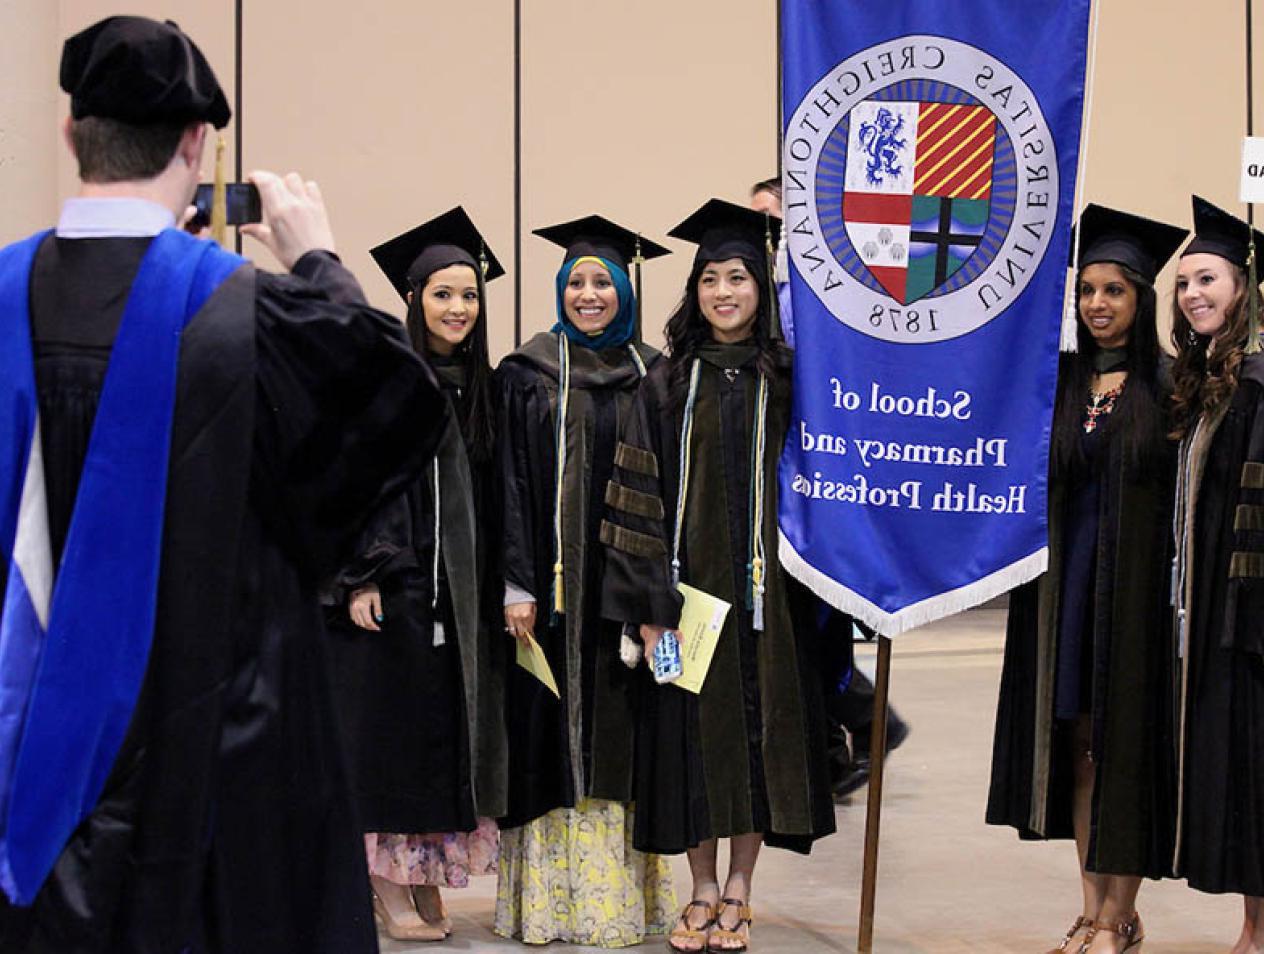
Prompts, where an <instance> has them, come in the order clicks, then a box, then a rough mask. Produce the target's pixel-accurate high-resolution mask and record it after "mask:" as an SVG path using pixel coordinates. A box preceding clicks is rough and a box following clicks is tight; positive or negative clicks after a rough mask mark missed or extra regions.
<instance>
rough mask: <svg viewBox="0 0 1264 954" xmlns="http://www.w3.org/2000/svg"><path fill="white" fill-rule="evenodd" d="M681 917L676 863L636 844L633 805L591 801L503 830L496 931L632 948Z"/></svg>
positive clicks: (544, 940)
mask: <svg viewBox="0 0 1264 954" xmlns="http://www.w3.org/2000/svg"><path fill="white" fill-rule="evenodd" d="M675 920H676V891H675V889H674V888H673V887H672V876H671V865H669V864H668V862H667V859H666V858H664V857H662V856H661V855H647V854H643V853H642V852H639V851H637V850H636V849H635V848H633V847H632V809H631V808H625V807H624V806H623V805H621V804H619V803H618V802H607V801H598V800H596V799H585V800H584V801H582V802H580V803H579V805H577V806H576V807H575V808H558V809H555V810H554V811H551V812H549V813H548V814H547V815H545V816H543V817H542V818H537V819H536V820H535V821H533V822H529V823H528V824H526V825H523V826H521V827H520V828H511V829H508V830H506V831H502V832H501V835H500V881H499V883H498V885H497V890H496V925H495V930H496V933H497V934H499V935H501V936H502V937H512V938H517V939H519V940H521V941H523V942H524V943H526V944H548V943H549V942H550V941H563V942H565V943H568V944H585V945H589V946H593V947H628V946H629V945H632V944H639V943H641V941H642V940H644V939H645V937H646V935H650V934H666V933H667V932H668V931H669V930H670V929H671V926H672V924H673V923H674V922H675Z"/></svg>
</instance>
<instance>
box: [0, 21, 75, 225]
mask: <svg viewBox="0 0 1264 954" xmlns="http://www.w3.org/2000/svg"><path fill="white" fill-rule="evenodd" d="M0 36H3V37H4V38H5V39H4V43H3V49H4V52H3V54H2V55H0V90H3V91H4V92H3V94H0V245H3V244H6V243H8V242H12V241H13V240H15V239H18V238H21V237H23V236H25V235H28V234H30V233H31V232H34V231H36V230H37V229H41V228H47V227H48V226H49V224H50V223H51V221H52V216H53V214H54V212H55V210H56V208H57V158H56V157H57V151H58V149H59V148H60V142H61V138H60V134H59V133H58V130H57V120H56V116H57V106H58V97H57V56H58V49H59V45H60V44H59V41H58V33H57V7H56V5H55V4H53V3H50V2H49V0H0Z"/></svg>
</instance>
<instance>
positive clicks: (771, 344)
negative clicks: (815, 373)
mask: <svg viewBox="0 0 1264 954" xmlns="http://www.w3.org/2000/svg"><path fill="white" fill-rule="evenodd" d="M741 260H742V264H743V265H745V266H746V270H747V271H748V272H750V274H751V278H753V279H754V281H755V287H756V288H757V289H758V290H759V304H758V305H757V306H756V308H755V325H754V333H753V334H752V336H751V343H752V344H754V345H755V347H756V348H758V349H759V355H758V357H757V358H756V359H755V366H756V367H757V368H758V369H759V370H760V372H762V373H763V374H766V375H768V376H769V377H770V378H771V377H773V376H774V375H775V374H776V373H777V371H778V368H779V366H780V365H782V364H783V363H784V362H785V360H786V359H787V358H788V356H789V349H787V348H786V346H785V345H784V344H782V343H781V342H780V341H778V340H776V339H775V338H774V337H773V336H772V333H771V328H772V313H771V309H770V307H769V302H770V301H771V300H772V296H773V295H775V294H776V292H775V291H774V290H773V288H772V283H771V282H770V281H769V280H768V264H767V263H766V262H762V261H760V262H757V261H755V260H754V259H750V258H747V257H746V256H745V255H743V256H741ZM710 264H712V263H711V262H708V261H705V260H703V261H698V262H695V263H694V266H693V270H692V271H690V272H689V278H688V279H687V280H686V281H685V294H684V296H683V297H682V298H681V299H680V304H679V305H677V306H676V310H675V312H673V313H672V316H671V317H670V318H669V319H667V328H666V330H665V334H666V337H667V353H668V358H669V360H670V361H671V379H670V384H669V393H670V394H671V398H672V404H673V405H674V406H675V408H676V409H677V410H679V409H680V408H682V407H684V404H685V397H686V395H687V394H688V391H689V369H690V367H691V366H692V365H693V359H694V356H695V355H696V354H697V352H698V347H699V346H700V345H702V344H705V343H706V342H708V341H710V340H711V325H710V323H709V322H708V321H707V319H706V316H704V315H703V314H702V306H701V305H700V304H699V303H698V281H699V279H700V278H701V277H702V273H703V271H704V270H705V269H706V267H707V266H708V265H710Z"/></svg>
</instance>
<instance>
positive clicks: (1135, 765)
mask: <svg viewBox="0 0 1264 954" xmlns="http://www.w3.org/2000/svg"><path fill="white" fill-rule="evenodd" d="M1089 450H1090V452H1091V459H1090V461H1089V462H1088V463H1087V464H1086V465H1085V467H1084V472H1082V473H1078V474H1075V475H1068V476H1065V477H1059V476H1055V477H1054V478H1053V479H1052V480H1051V484H1050V494H1049V570H1048V571H1047V572H1046V573H1044V574H1043V575H1041V576H1040V577H1039V578H1038V579H1037V580H1035V581H1033V582H1031V583H1029V584H1026V585H1024V586H1021V587H1019V588H1018V589H1016V590H1014V592H1013V593H1012V594H1011V595H1010V605H1009V617H1008V622H1007V626H1006V637H1005V659H1004V664H1003V667H1002V671H1001V688H1000V699H999V702H998V705H997V713H996V730H995V739H994V744H993V752H992V778H991V786H990V789H989V792H988V806H987V821H988V823H989V824H993V825H1008V826H1011V827H1013V828H1015V829H1017V831H1018V833H1019V835H1020V836H1021V837H1023V838H1030V839H1043V838H1073V837H1074V830H1073V825H1072V818H1071V806H1072V793H1073V786H1074V779H1073V777H1072V771H1071V768H1072V754H1073V753H1072V751H1071V746H1072V744H1073V721H1072V720H1073V719H1074V717H1075V716H1076V715H1077V714H1084V715H1087V716H1088V717H1089V719H1090V720H1091V733H1092V741H1091V745H1092V752H1093V755H1094V770H1095V772H1094V778H1095V781H1094V789H1093V802H1092V824H1091V828H1090V838H1089V848H1088V859H1087V867H1088V868H1089V870H1091V871H1096V872H1100V873H1102V874H1116V875H1133V876H1145V877H1151V878H1161V877H1164V876H1166V875H1168V874H1170V872H1171V857H1172V844H1173V838H1174V834H1175V832H1174V829H1175V800H1174V794H1175V773H1176V764H1175V758H1176V745H1175V738H1176V732H1175V711H1174V710H1175V698H1176V697H1175V679H1176V674H1175V659H1174V652H1173V645H1172V638H1171V606H1170V596H1171V588H1170V587H1171V558H1172V533H1171V526H1172V499H1173V492H1174V476H1175V448H1174V447H1171V446H1168V447H1165V448H1164V451H1163V453H1162V456H1161V457H1160V458H1159V459H1157V460H1155V461H1152V462H1150V463H1149V464H1148V465H1147V466H1145V467H1144V468H1142V469H1141V470H1138V469H1137V468H1135V467H1133V466H1131V465H1129V463H1128V462H1127V460H1126V458H1125V455H1124V452H1123V447H1122V442H1121V441H1120V440H1118V439H1115V437H1114V436H1113V435H1112V432H1111V431H1109V430H1103V431H1102V432H1100V433H1098V434H1095V435H1093V439H1092V441H1091V442H1090V447H1089ZM1067 642H1071V643H1074V646H1072V647H1068V646H1067V645H1066V643H1067ZM1067 681H1070V682H1071V683H1072V684H1073V685H1072V686H1067V685H1065V684H1063V685H1060V683H1065V682H1067ZM1068 689H1072V690H1073V691H1071V692H1068V691H1067V690H1068ZM1059 690H1061V693H1060V692H1059ZM1059 694H1060V695H1061V696H1062V698H1063V699H1064V701H1065V700H1073V699H1074V697H1075V696H1076V695H1078V696H1079V705H1078V706H1076V705H1074V703H1073V701H1072V702H1071V708H1070V710H1067V711H1064V712H1063V713H1062V715H1061V716H1059V715H1058V713H1057V703H1056V700H1057V698H1058V696H1059ZM1077 709H1078V713H1077V711H1076V710H1077Z"/></svg>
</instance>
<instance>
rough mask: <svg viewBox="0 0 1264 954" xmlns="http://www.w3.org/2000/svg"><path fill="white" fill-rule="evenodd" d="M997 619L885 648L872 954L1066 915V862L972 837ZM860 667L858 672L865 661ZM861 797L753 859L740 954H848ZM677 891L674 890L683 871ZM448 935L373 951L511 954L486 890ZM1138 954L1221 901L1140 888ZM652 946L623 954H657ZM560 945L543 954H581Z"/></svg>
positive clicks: (987, 941)
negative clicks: (809, 835)
mask: <svg viewBox="0 0 1264 954" xmlns="http://www.w3.org/2000/svg"><path fill="white" fill-rule="evenodd" d="M1003 625H1004V614H1003V611H1001V610H993V609H984V610H975V611H973V612H970V613H964V614H962V615H960V616H958V617H956V618H954V619H951V620H947V621H944V622H941V623H938V624H936V625H934V626H929V627H926V628H925V629H922V630H918V631H916V632H913V633H909V634H907V635H905V636H902V637H900V638H899V639H897V640H896V642H895V650H894V662H893V665H892V682H891V694H892V699H893V700H894V701H895V703H896V705H897V707H898V709H899V711H900V713H901V714H902V715H903V716H904V717H905V718H906V719H907V720H908V721H909V722H910V724H911V725H912V726H913V733H912V735H911V736H910V738H909V740H908V742H907V743H906V744H905V745H904V746H903V747H902V748H901V749H900V750H899V751H898V752H897V753H896V754H895V755H894V756H893V757H892V760H891V762H890V766H889V771H888V773H887V781H886V799H885V807H884V815H883V831H882V843H881V864H880V868H879V876H880V877H879V886H878V900H877V922H876V934H875V943H874V950H875V951H878V952H883V954H922V952H935V954H954V952H963V954H964V952H972V954H983V952H1002V951H1005V952H1009V951H1014V952H1030V954H1036V952H1041V951H1045V950H1047V949H1048V948H1050V947H1052V946H1053V944H1054V942H1055V941H1056V940H1058V938H1060V936H1061V934H1062V932H1063V931H1064V930H1065V929H1066V926H1067V925H1068V924H1069V923H1070V921H1071V920H1073V919H1074V917H1075V916H1076V915H1077V914H1078V904H1079V900H1078V899H1079V892H1078V887H1077V879H1076V876H1075V860H1074V850H1073V848H1072V847H1071V846H1070V845H1069V844H1068V843H1057V844H1030V843H1020V842H1019V841H1018V839H1017V838H1016V837H1015V836H1014V835H1013V834H1012V833H1011V832H1010V831H1008V830H1000V829H996V828H990V827H988V826H986V825H984V824H983V806H984V801H985V799H986V795H987V777H988V763H989V759H990V753H991V738H992V721H993V715H994V712H995V707H996V686H997V682H998V679H999V674H1000V665H1001V636H1002V628H1003ZM861 665H862V666H864V667H866V668H870V667H872V665H873V653H872V651H870V652H868V653H864V654H862V656H861ZM864 813H865V801H864V792H863V791H862V792H861V793H859V794H858V795H857V796H856V797H855V798H854V799H853V801H852V802H851V803H850V804H846V805H840V806H839V808H838V829H839V831H838V834H836V835H834V836H833V837H831V838H828V839H826V840H825V841H823V842H821V843H820V844H819V845H818V847H817V849H816V850H815V851H814V852H813V854H812V856H811V857H810V858H801V857H799V856H797V855H791V854H787V853H785V852H777V851H766V852H765V853H764V855H763V856H762V857H761V859H760V864H759V868H758V870H757V872H756V878H755V892H754V907H755V918H756V921H755V928H754V937H753V944H752V950H756V951H761V952H783V951H784V952H791V951H793V952H795V954H816V952H825V951H831V952H834V951H855V950H856V923H857V918H858V913H859V907H860V869H861V845H862V843H863V836H864ZM676 874H677V886H678V890H679V891H680V892H681V893H682V895H683V894H684V893H686V892H687V891H688V887H689V880H688V869H687V867H686V866H685V864H684V860H683V859H680V860H679V861H678V862H677V864H676ZM445 896H446V897H447V899H448V906H449V909H450V911H451V913H452V915H453V919H454V921H455V925H456V930H455V933H454V934H453V936H452V938H451V939H450V940H449V941H448V942H447V943H446V944H444V945H442V946H439V945H407V944H400V943H398V942H393V941H384V942H383V945H382V950H383V951H384V952H390V954H393V952H401V951H413V950H431V951H433V950H439V949H449V950H458V951H511V950H522V946H521V945H519V944H516V943H514V942H511V941H505V940H502V939H500V938H497V937H495V936H494V935H493V934H492V933H491V920H492V906H493V903H494V897H495V884H494V879H482V880H480V881H478V882H476V883H475V884H474V885H473V886H472V887H471V888H469V889H468V890H466V891H451V892H446V893H445ZM1138 908H1139V909H1140V911H1141V913H1142V916H1143V918H1144V919H1145V924H1146V929H1147V935H1148V939H1147V941H1146V942H1145V944H1144V946H1143V948H1142V950H1143V951H1144V952H1145V954H1177V952H1180V954H1212V952H1217V954H1219V952H1225V951H1227V950H1228V949H1229V947H1230V945H1231V944H1232V942H1233V941H1234V940H1235V938H1236V936H1237V932H1238V930H1239V929H1240V927H1241V916H1242V913H1241V912H1242V903H1241V900H1240V899H1239V898H1235V897H1210V896H1207V895H1200V894H1197V893H1195V892H1193V891H1190V890H1189V889H1187V888H1186V887H1185V886H1184V885H1183V884H1180V883H1177V882H1164V883H1160V884H1155V883H1148V884H1146V885H1145V886H1144V887H1143V888H1142V892H1141V897H1140V900H1139V903H1138ZM665 948H666V945H665V944H664V943H663V942H662V941H661V940H659V939H655V940H654V941H653V942H652V943H648V944H645V945H642V946H641V947H640V948H636V950H643V949H653V950H664V949H665ZM592 950H596V949H595V948H578V947H570V946H563V945H552V946H550V947H549V952H550V954H564V952H578V951H592Z"/></svg>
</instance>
